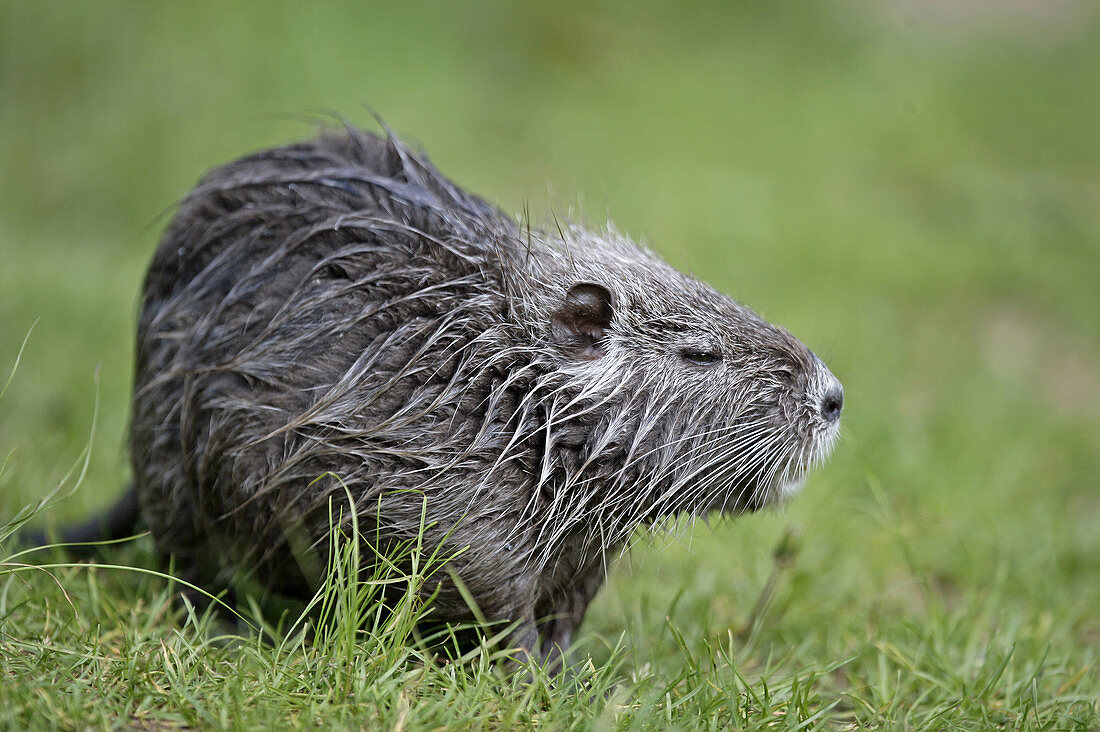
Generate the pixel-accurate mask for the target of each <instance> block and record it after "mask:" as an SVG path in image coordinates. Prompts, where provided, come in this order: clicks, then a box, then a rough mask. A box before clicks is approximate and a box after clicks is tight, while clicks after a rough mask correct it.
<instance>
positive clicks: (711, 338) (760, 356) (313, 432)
mask: <svg viewBox="0 0 1100 732" xmlns="http://www.w3.org/2000/svg"><path fill="white" fill-rule="evenodd" d="M838 390H839V384H837V383H836V382H835V379H833V378H832V376H831V375H830V374H829V373H828V371H827V370H826V369H825V368H824V366H822V365H821V362H820V361H819V360H818V359H817V358H816V357H815V356H814V355H813V354H812V353H811V352H810V351H809V350H807V349H806V347H805V346H803V345H802V344H801V343H800V342H799V341H798V340H796V339H795V338H794V337H792V336H791V335H789V334H788V333H787V332H786V331H783V330H781V329H778V328H776V327H774V326H771V325H769V324H767V323H766V322H764V321H763V320H761V319H760V318H759V317H758V316H756V315H755V314H754V313H752V312H751V311H750V310H748V309H746V308H745V307H743V306H741V305H739V304H737V303H735V302H734V301H733V300H731V299H729V298H727V297H725V296H724V295H721V294H719V293H718V292H716V291H715V290H713V289H712V288H710V287H709V286H707V285H706V284H704V283H702V282H700V281H699V280H697V279H694V278H692V277H688V276H685V275H683V274H681V273H679V272H677V271H676V270H674V269H673V268H672V267H670V266H669V265H667V264H666V263H665V262H663V261H662V260H661V259H659V258H658V257H657V256H655V255H654V254H652V253H651V252H649V251H647V250H645V249H643V248H640V247H638V246H637V245H635V244H633V243H632V242H630V241H628V240H627V239H625V238H624V237H622V236H620V235H619V234H616V233H615V232H613V231H605V232H600V233H591V232H589V231H586V230H584V229H581V228H578V227H570V228H568V229H566V230H564V231H551V232H546V231H528V230H527V229H526V228H525V227H522V226H519V225H517V224H516V222H515V221H513V220H512V219H510V218H509V217H508V216H506V215H504V214H503V213H502V212H500V211H499V210H498V209H496V208H495V207H493V206H491V205H489V204H488V203H486V202H485V201H483V200H481V199H480V198H477V197H475V196H473V195H471V194H469V193H467V192H466V191H464V190H462V189H460V188H458V187H457V186H455V185H454V184H453V183H451V182H450V181H448V180H447V179H446V178H444V177H443V176H442V175H441V174H440V173H439V172H437V171H436V170H435V168H434V167H432V166H431V165H430V164H429V163H428V161H427V160H426V159H425V158H424V157H422V156H421V155H418V154H415V153H413V152H411V151H410V150H409V149H408V148H407V147H406V146H404V145H403V144H402V143H401V142H399V141H398V140H396V139H394V138H392V137H388V138H380V137H377V136H374V135H371V134H368V133H363V132H359V131H355V130H348V131H346V132H343V133H329V134H326V135H324V136H322V137H321V138H320V139H318V140H315V141H312V142H307V143H302V144H296V145H289V146H286V147H280V148H276V149H272V150H267V151H264V152H260V153H257V154H254V155H251V156H248V157H245V158H243V159H241V160H238V161H236V162H233V163H230V164H228V165H226V166H224V167H222V168H219V169H217V170H215V171H213V172H212V173H210V174H209V175H208V176H206V178H205V179H204V180H202V181H201V183H200V184H199V185H198V187H197V188H195V190H194V191H193V192H192V193H191V194H190V195H189V196H188V197H187V198H186V200H185V201H184V202H183V203H182V205H181V206H180V209H179V211H178V213H177V215H176V217H175V219H174V221H173V222H172V223H171V225H170V226H169V228H168V230H167V232H166V233H165V235H164V238H163V240H162V242H161V244H160V247H159V249H158V250H157V252H156V255H155V257H154V258H153V262H152V265H151V267H150V270H149V273H148V277H147V279H146V282H145V289H144V301H143V307H142V312H141V319H140V323H139V326H138V338H137V375H136V386H135V393H134V403H133V415H132V443H131V448H132V460H133V471H134V480H135V485H136V489H137V493H138V496H139V499H140V504H141V513H142V517H143V519H144V521H145V522H146V523H147V525H148V527H149V528H150V529H151V531H152V534H153V537H154V538H155V541H156V545H157V548H158V550H159V552H161V553H163V554H164V555H172V556H174V557H175V558H176V561H177V566H178V567H180V568H182V569H184V570H186V571H187V572H188V573H189V574H190V576H192V577H193V578H195V579H197V580H198V581H200V582H203V583H205V584H207V585H210V586H216V585H217V584H218V583H219V582H221V581H223V580H224V579H225V578H226V577H227V576H230V575H232V574H234V573H239V572H242V571H246V572H247V573H249V574H250V575H252V576H253V578H254V579H255V580H256V581H258V582H259V583H260V584H261V585H262V586H263V587H266V588H269V589H272V590H276V591H279V592H282V593H289V594H293V595H299V596H308V594H309V593H311V592H312V590H313V588H314V586H315V582H316V580H317V577H315V576H310V575H311V574H312V571H313V570H311V569H310V567H311V566H312V567H316V566H318V563H317V562H312V561H310V557H309V556H305V555H312V554H317V553H320V554H318V555H319V556H320V563H319V564H320V566H323V564H324V556H323V551H324V548H325V546H326V540H327V536H328V532H329V509H328V505H329V501H330V499H331V500H332V501H333V502H334V504H335V505H337V506H339V505H343V504H345V503H346V499H345V495H344V492H343V489H342V488H341V487H340V483H339V482H338V481H337V480H335V479H332V478H329V477H324V478H321V479H320V480H317V479H318V477H319V476H322V475H324V474H326V473H332V474H335V475H336V476H339V478H340V480H342V481H343V483H344V484H345V485H346V486H347V487H348V488H349V489H350V492H351V494H352V496H353V497H354V500H355V505H356V510H357V512H358V514H359V523H360V528H361V530H362V536H363V537H365V538H364V539H363V541H364V542H367V543H374V542H376V541H377V542H378V543H380V544H381V545H382V546H380V547H377V548H378V549H381V550H383V551H384V550H386V549H387V548H388V547H391V546H392V545H394V544H396V543H398V542H400V541H403V540H407V539H410V538H412V537H413V536H415V534H416V532H417V530H418V527H419V526H420V524H421V511H422V508H423V507H424V506H426V510H427V520H428V522H429V523H428V528H427V531H426V537H425V539H426V541H427V543H428V544H429V545H430V544H432V543H433V542H434V543H439V542H442V541H444V537H445V535H447V534H448V532H449V536H448V537H447V538H446V545H447V546H448V547H450V548H455V549H457V548H461V547H468V549H467V550H466V551H464V552H463V553H462V554H461V555H460V556H459V557H458V558H457V559H455V560H454V563H453V565H452V566H453V569H454V570H455V571H456V572H457V574H458V575H459V576H460V577H461V579H462V582H463V583H464V584H465V585H466V587H467V588H468V589H469V591H470V593H471V594H472V596H473V598H474V599H475V600H476V602H477V604H478V606H479V608H480V611H481V612H482V613H483V614H484V615H485V616H486V617H487V618H489V619H499V620H508V621H519V623H520V625H519V630H518V631H517V632H516V634H515V635H514V637H513V641H514V643H515V645H517V646H519V647H522V648H524V649H525V650H527V651H528V652H530V653H532V654H535V655H537V656H541V657H555V656H556V654H557V653H559V651H560V649H562V648H564V647H566V646H568V644H569V641H570V638H571V635H572V633H573V630H574V628H575V627H576V626H577V624H578V623H580V621H581V618H582V617H583V615H584V611H585V608H586V606H587V605H588V603H589V601H590V600H591V599H592V597H593V595H594V594H595V592H596V591H597V589H598V588H599V586H600V584H601V582H602V580H603V578H604V575H605V570H606V564H607V561H608V559H609V558H611V557H613V556H614V555H615V554H616V553H618V552H619V551H620V550H621V548H622V547H623V546H624V545H625V542H627V540H628V539H629V538H630V537H631V535H632V533H633V532H635V530H636V529H637V528H638V527H642V526H652V525H654V524H655V523H656V524H659V523H661V522H662V521H664V520H667V519H669V518H670V517H673V516H676V515H683V514H687V515H701V514H705V513H708V512H715V511H718V512H724V513H736V512H741V511H746V510H754V509H756V508H758V507H761V506H763V505H765V504H767V503H769V502H772V501H774V500H776V499H777V498H778V497H779V495H780V493H782V492H783V488H784V486H788V485H790V484H792V483H794V482H796V481H797V480H798V479H799V478H800V477H801V475H802V474H803V473H804V472H805V471H806V470H807V469H808V468H809V467H810V465H811V464H812V463H813V462H815V461H817V460H820V459H821V458H822V457H823V456H824V455H825V454H826V452H827V450H828V448H829V445H830V444H831V442H832V440H833V438H834V436H835V433H836V417H838V416H839V401H838V400H839V396H838V394H839V392H838ZM830 395H831V396H830ZM829 398H832V399H833V402H832V403H831V407H830V409H829V411H828V412H827V413H826V414H825V416H823V407H822V403H823V400H825V401H828V399H829ZM833 407H835V409H833ZM834 412H835V413H834ZM303 540H304V541H303ZM292 546H293V547H294V548H293V549H292V548H291V547H292ZM364 555H365V556H373V554H372V553H371V552H369V551H368V552H365V554H364ZM429 589H431V590H434V589H436V588H435V587H432V588H429ZM438 589H439V595H438V597H437V598H436V600H435V603H434V605H433V611H432V613H433V617H435V618H436V619H438V620H441V621H464V620H469V619H471V618H472V616H471V611H470V609H469V607H468V606H467V603H466V602H465V601H464V600H463V599H462V597H461V595H460V593H459V592H458V591H457V589H456V588H455V587H454V586H453V584H452V583H451V582H450V581H449V580H445V581H444V582H443V584H442V585H441V586H440V587H439V588H438Z"/></svg>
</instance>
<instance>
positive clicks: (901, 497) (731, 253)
mask: <svg viewBox="0 0 1100 732" xmlns="http://www.w3.org/2000/svg"><path fill="white" fill-rule="evenodd" d="M1098 49H1100V13H1098V12H1097V5H1096V4H1095V3H1090V2H1071V1H1070V0H1060V1H1059V2H1052V3H1038V2H1036V3H1034V4H1032V5H1030V6H1029V5H1026V4H1022V3H1018V2H1010V1H1009V0H974V1H973V2H959V3H950V2H947V1H946V0H940V1H938V2H927V3H922V2H917V1H916V0H884V1H883V2H878V3H872V2H857V1H856V0H852V1H851V2H822V3H783V2H780V3H759V2H751V3H749V2H737V3H728V4H718V3H716V4H713V5H708V6H705V7H704V6H702V5H701V4H700V5H697V4H694V3H669V4H665V3H654V2H636V3H629V4H626V3H598V2H588V3H581V4H578V5H575V6H570V7H569V8H568V9H565V8H563V7H556V6H555V7H551V6H550V4H529V5H528V4H519V3H514V2H478V3H462V4H460V5H459V4H455V5H442V4H440V5H435V4H428V3H421V2H403V3H395V4H387V5H381V4H379V5H374V4H371V3H360V2H345V3H327V4H318V3H289V2H288V3H265V4H262V5H260V4H255V5H251V6H245V5H243V4H241V5H238V4H230V3H223V2H189V3H138V2H113V1H102V2H96V3H78V2H51V3H34V2H8V1H5V2H0V366H2V367H3V370H4V372H5V373H6V371H7V368H8V367H9V366H10V365H11V364H12V362H13V360H14V358H15V355H16V353H17V350H18V347H19V344H20V343H21V341H22V339H23V337H24V336H25V335H26V333H27V331H28V329H30V328H31V325H32V323H34V322H35V321H36V319H38V324H37V326H36V327H35V328H34V331H33V334H32V335H31V337H30V341H29V344H28V346H27V349H26V352H25V353H24V356H23V362H22V365H21V367H20V369H19V371H18V373H17V374H16V376H15V380H14V382H13V384H12V386H11V388H10V389H9V390H8V392H7V394H6V395H5V396H4V398H3V400H2V401H0V451H2V452H3V454H6V453H7V451H8V450H12V449H13V448H14V449H15V452H14V453H13V454H12V457H11V459H10V462H9V467H8V470H7V472H6V473H5V474H4V476H3V479H2V480H3V484H2V485H0V517H2V518H4V519H7V518H9V517H11V516H12V515H14V513H15V512H16V510H17V509H18V508H19V507H21V506H23V505H25V504H26V503H28V502H30V501H32V500H33V499H35V498H36V497H38V496H40V495H42V494H43V493H44V492H45V491H46V490H48V488H49V487H50V486H51V485H52V484H53V483H54V482H55V481H56V480H57V479H58V478H59V477H60V476H61V475H62V474H63V473H64V471H65V470H66V469H67V467H68V466H69V464H70V463H71V462H72V461H73V460H74V459H75V458H76V457H77V455H78V454H79V453H80V450H81V449H82V447H83V446H84V444H85V442H86V441H87V438H88V434H89V432H90V429H91V424H92V413H93V408H94V405H95V401H96V393H97V392H98V399H99V414H98V418H97V421H96V426H95V440H94V444H93V448H92V456H91V463H90V467H89V471H88V475H87V478H86V480H85V482H84V485H83V487H82V488H81V490H80V491H78V492H77V493H76V494H75V495H74V496H73V497H72V498H71V499H69V500H67V501H66V502H64V503H63V504H62V505H60V506H58V507H57V508H56V510H55V511H54V512H53V513H52V516H53V520H56V521H62V520H64V519H66V518H73V517H76V516H81V515H84V514H85V513H87V512H89V511H91V510H93V509H94V508H97V507H100V506H102V505H104V504H105V503H107V502H108V501H110V499H111V498H112V497H113V496H114V495H115V494H116V493H117V491H118V490H119V489H120V488H121V486H122V485H123V484H124V483H125V481H126V475H127V470H128V468H127V463H126V457H125V451H124V447H123V445H124V434H125V430H126V420H127V401H128V391H129V385H130V380H131V373H130V371H131V340H132V330H133V324H134V321H135V308H136V303H137V293H138V290H139V287H140V284H141V278H142V274H143V270H144V267H145V264H146V262H147V261H148V259H149V257H150V255H151V253H152V250H153V247H154V245H155V242H156V239H157V236H158V232H159V230H160V229H161V228H162V227H163V225H164V223H165V218H164V217H163V216H162V214H163V212H165V211H166V210H167V209H170V207H171V206H172V204H173V202H174V201H176V200H178V199H179V197H181V196H182V195H183V194H184V193H186V191H187V190H188V189H189V187H190V186H191V185H192V184H193V183H194V182H195V180H196V179H197V178H198V176H199V175H200V174H201V173H202V172H203V171H204V170H206V169H207V168H209V167H211V166H213V165H215V164H218V163H220V162H223V161H226V160H228V159H230V158H232V157H235V156H237V155H239V154H242V153H244V152H247V151H250V150H253V149H256V148H259V147H262V146H266V145H271V144H276V143H281V142H285V141H288V140H292V139H295V138H300V137H303V136H307V135H309V134H311V126H310V125H311V123H310V122H308V121H307V120H306V119H305V118H308V117H311V116H313V115H318V114H322V115H323V114H328V113H332V112H335V113H338V114H340V115H343V116H345V117H347V118H348V119H350V120H352V121H355V122H357V123H361V124H364V125H367V126H370V125H372V124H373V121H372V117H371V114H370V111H369V110H375V111H377V112H378V113H379V114H380V115H382V116H383V117H384V118H385V120H386V122H387V124H388V125H389V126H391V127H392V128H393V129H394V130H396V131H397V132H398V133H399V134H401V135H403V136H404V137H406V138H407V139H409V140H410V141H412V142H414V143H415V144H417V145H420V146H422V147H423V148H424V149H425V150H426V151H427V152H428V154H429V155H430V156H431V157H432V159H433V160H434V162H435V163H436V164H437V165H438V166H439V167H440V168H441V169H442V170H443V171H444V172H445V173H446V174H448V175H449V176H451V177H452V178H453V179H455V180H456V181H458V182H459V183H461V184H462V185H464V186H467V187H468V188H470V189H472V190H474V191H476V192H478V193H481V194H483V195H485V196H487V197H488V198H489V199H490V200H493V201H495V202H497V203H499V204H500V205H501V206H502V207H503V208H504V209H505V210H508V211H512V212H518V211H520V210H522V209H523V207H524V206H529V207H530V209H531V211H532V212H533V214H534V217H535V218H536V219H542V218H547V217H549V215H550V213H551V212H558V213H559V214H560V213H562V212H567V211H573V212H574V215H575V216H577V217H579V218H581V219H582V220H584V221H586V222H588V223H591V224H596V225H599V224H602V223H603V222H604V221H605V220H607V219H609V218H610V219H612V220H614V221H615V222H616V224H617V225H618V226H619V227H620V228H622V229H623V230H625V231H626V232H628V233H630V234H631V235H633V236H635V237H637V238H639V239H642V240H645V241H647V242H649V243H650V244H651V245H652V246H653V247H654V248H655V249H657V250H658V251H659V252H661V253H662V254H663V255H664V256H666V257H667V258H668V259H669V260H670V261H671V262H672V263H673V264H675V265H676V266H678V267H681V268H685V269H690V270H692V271H694V272H696V273H697V274H699V275H700V276H701V277H703V278H704V279H706V280H708V281H710V282H711V283H713V284H714V285H716V286H717V287H718V288H719V289H721V290H723V291H725V292H728V293H730V294H731V295H733V296H734V297H736V298H737V299H739V300H742V301H744V302H746V303H748V304H750V305H752V306H753V307H755V308H756V309H758V310H759V311H760V312H762V313H763V314H764V315H765V316H766V317H767V318H769V319H770V320H773V321H776V322H779V323H782V324H783V325H785V326H787V327H788V328H789V329H790V330H792V331H793V332H794V333H795V334H796V335H798V336H800V337H801V338H802V339H803V340H805V341H806V342H807V344H808V345H810V346H811V347H812V348H813V349H814V350H816V351H817V352H818V353H819V354H820V355H821V356H822V357H823V358H824V359H825V360H826V362H827V363H828V364H829V365H830V367H831V368H832V370H833V371H834V372H835V373H836V374H837V375H838V376H839V377H840V379H841V380H842V381H843V382H844V385H845V389H846V394H847V401H846V407H845V415H844V422H843V428H844V438H843V440H842V442H841V443H840V445H839V447H838V449H837V451H836V454H835V456H834V458H833V460H832V462H831V463H830V464H829V465H828V466H827V467H825V468H824V469H822V470H820V471H819V472H818V473H816V474H815V475H814V476H813V477H811V479H810V481H809V483H808V485H807V487H806V490H805V492H804V494H803V496H801V497H800V498H799V499H798V500H797V501H795V502H793V503H792V504H791V505H790V506H789V507H788V508H786V509H784V510H782V511H777V512H772V513H769V514H767V515H764V516H757V517H751V518H748V519H744V520H741V521H737V522H734V523H731V524H729V525H728V526H727V525H725V524H722V523H720V524H719V525H717V526H713V527H711V528H707V527H704V526H699V527H696V529H695V530H694V531H693V532H691V533H690V534H688V535H687V536H686V537H682V538H676V539H675V540H667V541H666V540H659V541H657V542H656V543H654V544H651V545H649V546H643V547H641V548H640V549H639V550H637V551H635V552H633V553H632V554H631V556H630V560H629V561H628V562H625V563H623V564H622V566H620V567H619V568H618V569H617V570H616V572H615V576H614V577H613V580H612V583H611V587H610V590H609V591H608V592H605V593H604V594H603V595H602V596H601V598H600V600H599V602H598V603H597V604H596V606H595V607H594V610H593V614H592V616H591V618H590V621H589V623H588V624H587V626H586V627H587V628H588V629H589V630H590V632H592V633H595V634H605V635H607V636H608V637H613V636H614V635H615V633H617V631H618V629H619V628H620V627H621V626H622V625H623V621H624V618H625V619H626V620H627V622H628V625H630V624H632V625H631V627H634V628H635V629H636V630H638V631H639V632H641V633H648V632H649V630H650V629H652V632H653V633H654V634H655V636H654V637H656V635H660V633H661V628H662V624H663V623H664V616H665V615H666V614H669V615H671V616H672V617H674V618H677V617H678V618H679V619H680V620H679V621H680V624H681V625H682V626H684V627H683V630H684V634H685V636H687V637H706V636H707V635H708V634H710V635H715V634H721V633H722V632H724V631H723V629H724V628H729V627H737V625H738V624H739V623H741V622H743V620H744V618H745V616H746V614H747V613H748V610H749V608H750V607H751V605H752V603H753V601H754V598H755V597H756V594H757V593H758V592H759V589H760V586H761V584H762V583H763V578H764V577H766V575H767V572H768V571H769V567H770V562H771V557H770V555H771V550H772V547H773V546H774V545H775V543H776V542H777V541H778V537H779V536H780V535H781V534H782V532H783V531H785V530H786V529H787V528H788V527H794V528H796V529H797V530H798V532H799V533H800V536H801V551H800V553H799V555H798V557H797V559H796V562H795V565H794V569H793V573H792V574H790V575H789V580H788V581H787V582H786V584H784V586H783V587H782V588H781V589H780V591H779V599H778V600H777V602H776V608H777V609H776V610H774V612H773V616H772V619H771V621H770V623H771V625H770V627H771V628H772V630H773V632H774V633H775V634H776V635H775V639H776V640H777V641H785V642H787V644H788V646H789V647H791V644H794V645H793V647H796V648H797V647H799V646H798V644H799V643H804V642H808V641H807V640H806V639H807V638H814V639H816V640H815V641H814V642H815V643H817V644H818V645H817V646H815V647H816V648H817V649H818V650H816V651H814V653H815V654H817V655H816V657H817V658H819V659H821V658H825V659H827V658H828V657H830V656H832V657H835V658H837V659H839V658H840V657H841V656H842V655H843V654H844V653H846V652H847V650H850V647H851V644H852V640H851V639H852V638H856V637H860V635H861V634H865V636H866V637H867V638H869V639H871V641H870V642H873V640H874V638H875V634H876V632H877V631H876V628H877V627H878V626H877V623H878V622H879V621H878V620H876V618H879V617H880V616H886V617H893V618H895V619H897V618H901V622H902V623H907V622H917V623H919V619H920V618H921V617H922V613H926V612H930V610H929V608H930V607H932V606H935V607H939V608H946V609H948V610H949V609H950V608H951V607H952V606H953V603H956V602H959V601H960V600H959V598H964V599H965V598H971V599H972V598H974V597H978V596H980V595H981V594H982V593H983V592H989V591H991V590H990V589H989V588H991V587H996V588H998V589H997V590H996V591H997V593H998V595H997V608H998V611H997V614H998V615H999V616H1000V617H1002V618H1009V619H1012V621H1011V622H1013V623H1015V625H1014V627H1015V628H1016V629H1017V631H1018V632H1014V633H1013V635H1012V638H1013V639H1014V642H1020V639H1021V638H1032V639H1033V640H1034V642H1035V643H1037V644H1039V645H1040V646H1042V645H1043V644H1054V645H1055V646H1056V647H1061V648H1064V649H1067V650H1066V653H1076V652H1078V651H1077V650H1073V651H1071V650H1068V649H1081V648H1089V647H1091V648H1093V649H1095V648H1096V647H1097V646H1098V645H1100V613H1098V612H1097V611H1096V608H1097V607H1100V530H1098V522H1100V477H1098V476H1100V454H1098V452H1100V447H1098V445H1100V366H1098V364H1100V295H1098V290H1100V134H1098V133H1100V51H1098ZM97 373H98V381H97V377H96V374H97ZM658 555H661V556H658ZM678 591H681V592H680V595H679V597H680V599H678V600H676V602H674V598H676V597H677V592H678ZM795 596H797V597H801V598H803V600H804V602H801V604H800V605H799V606H798V608H797V611H796V610H791V612H789V613H787V615H786V617H784V615H783V607H784V599H783V598H784V597H786V598H788V599H789V598H791V597H795ZM677 602H678V603H680V605H679V606H676V603H677ZM788 604H790V603H789V602H788ZM686 605H690V607H686V608H685V606H686ZM1000 613H1003V616H1001V615H1000ZM1005 622H1008V621H1007V620H1006V621H1005ZM696 625H698V626H699V627H694V626H696ZM834 636H839V639H837V640H833V638H834ZM991 637H994V638H995V637H996V633H992V634H991ZM1059 644H1061V645H1059Z"/></svg>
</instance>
